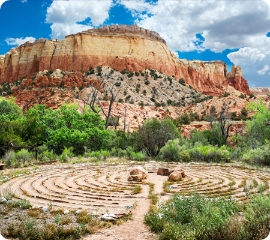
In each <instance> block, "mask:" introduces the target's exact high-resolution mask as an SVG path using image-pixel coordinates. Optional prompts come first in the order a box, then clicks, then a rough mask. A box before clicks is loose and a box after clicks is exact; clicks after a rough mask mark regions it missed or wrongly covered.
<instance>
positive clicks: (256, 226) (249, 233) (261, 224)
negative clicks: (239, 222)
mask: <svg viewBox="0 0 270 240" xmlns="http://www.w3.org/2000/svg"><path fill="white" fill-rule="evenodd" d="M269 232H270V198H269V195H267V196H264V195H258V196H255V197H254V198H253V199H251V201H250V202H249V204H247V206H246V210H245V212H244V221H243V231H242V232H241V235H240V237H239V239H247V240H253V239H254V240H257V239H265V238H266V236H268V234H269Z"/></svg>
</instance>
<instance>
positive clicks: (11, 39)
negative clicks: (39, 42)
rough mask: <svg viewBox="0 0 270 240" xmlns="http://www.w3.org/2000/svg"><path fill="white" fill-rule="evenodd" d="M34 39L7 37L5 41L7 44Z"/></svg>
mask: <svg viewBox="0 0 270 240" xmlns="http://www.w3.org/2000/svg"><path fill="white" fill-rule="evenodd" d="M35 40H36V39H35V38H34V37H25V38H7V39H6V40H5V41H6V43H7V44H8V45H21V44H23V43H25V42H28V41H29V42H34V41H35Z"/></svg>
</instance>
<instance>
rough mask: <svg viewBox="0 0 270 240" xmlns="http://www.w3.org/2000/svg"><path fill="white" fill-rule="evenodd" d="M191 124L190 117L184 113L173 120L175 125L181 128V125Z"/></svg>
mask: <svg viewBox="0 0 270 240" xmlns="http://www.w3.org/2000/svg"><path fill="white" fill-rule="evenodd" d="M190 122H191V121H190V117H189V115H188V114H187V113H183V114H182V115H180V116H179V117H177V118H176V119H174V120H173V123H174V124H175V125H176V126H177V127H181V125H183V124H190Z"/></svg>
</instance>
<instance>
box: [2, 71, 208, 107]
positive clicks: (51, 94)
mask: <svg viewBox="0 0 270 240" xmlns="http://www.w3.org/2000/svg"><path fill="white" fill-rule="evenodd" d="M96 89H98V91H97V98H98V99H100V101H106V100H109V99H110V97H111V93H113V94H115V95H116V99H115V102H118V103H128V104H132V105H139V106H141V107H144V106H152V107H164V106H178V107H185V106H189V105H190V104H192V103H195V102H201V101H205V100H207V99H209V98H212V97H211V96H206V95H204V94H201V93H199V92H197V91H196V90H195V89H193V88H192V87H191V86H189V85H187V84H186V83H185V82H183V81H181V80H180V81H177V80H176V79H175V78H172V77H170V76H167V75H164V74H162V73H160V72H158V71H155V70H144V71H138V72H129V71H127V70H124V71H121V72H118V71H115V70H113V69H111V68H109V67H97V68H95V69H91V70H90V71H87V72H83V71H80V72H68V71H62V70H59V69H57V70H55V71H48V70H44V71H40V72H38V73H37V74H36V75H35V76H33V77H32V78H29V77H22V78H20V79H19V80H18V81H15V82H13V83H2V84H0V94H1V95H4V96H15V97H16V99H17V102H18V104H19V105H20V106H21V107H22V108H24V109H28V108H30V107H31V106H33V105H35V104H38V103H42V104H45V105H46V106H47V107H51V108H57V107H59V106H60V105H61V104H63V103H71V102H74V101H75V100H79V101H82V102H86V103H88V102H89V101H90V100H91V96H92V93H93V91H95V90H96Z"/></svg>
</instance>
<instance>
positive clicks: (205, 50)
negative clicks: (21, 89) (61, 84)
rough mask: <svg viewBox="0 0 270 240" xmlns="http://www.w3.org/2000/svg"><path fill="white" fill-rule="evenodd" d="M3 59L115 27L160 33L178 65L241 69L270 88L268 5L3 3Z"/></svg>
mask: <svg viewBox="0 0 270 240" xmlns="http://www.w3.org/2000/svg"><path fill="white" fill-rule="evenodd" d="M0 5H1V8H0V55H4V54H5V53H7V52H8V51H9V50H10V49H11V48H14V47H16V46H18V45H20V44H23V43H24V42H26V41H35V40H37V39H39V38H48V39H55V38H57V39H63V38H64V37H65V36H66V35H68V34H71V33H76V32H80V31H83V30H87V29H90V28H97V27H101V26H103V25H112V24H119V25H120V24H126V25H131V24H137V25H138V26H140V27H144V28H146V29H149V30H152V31H156V32H158V33H159V34H160V36H161V37H162V38H163V39H164V40H165V41H166V42H167V45H168V48H169V49H170V50H171V51H172V52H173V53H174V54H175V55H176V56H177V57H179V58H180V59H188V60H195V59H197V60H202V61H214V60H221V61H223V62H225V63H226V64H227V66H228V70H229V71H230V70H231V66H232V65H236V66H237V65H240V66H241V68H242V71H243V76H244V77H245V78H246V79H247V81H248V83H249V86H250V87H264V86H267V87H270V0H98V1H96V0H8V1H6V0H0Z"/></svg>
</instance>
